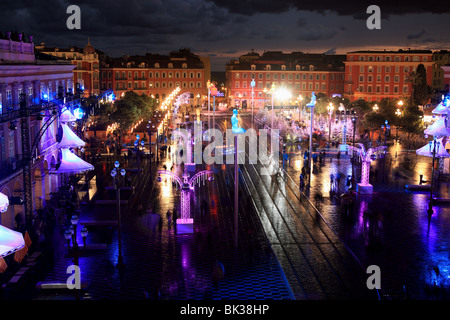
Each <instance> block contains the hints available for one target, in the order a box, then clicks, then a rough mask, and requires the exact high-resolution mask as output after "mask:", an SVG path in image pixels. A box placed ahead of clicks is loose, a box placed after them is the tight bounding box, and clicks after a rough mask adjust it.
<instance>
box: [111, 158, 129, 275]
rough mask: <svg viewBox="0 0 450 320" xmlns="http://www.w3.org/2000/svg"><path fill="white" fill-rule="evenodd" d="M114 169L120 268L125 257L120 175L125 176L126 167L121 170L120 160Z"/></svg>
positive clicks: (112, 172)
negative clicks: (122, 233)
mask: <svg viewBox="0 0 450 320" xmlns="http://www.w3.org/2000/svg"><path fill="white" fill-rule="evenodd" d="M114 167H115V168H114V169H112V171H111V177H112V178H113V180H114V188H115V189H116V201H117V230H118V239H117V241H118V244H119V257H118V264H117V266H118V267H119V268H122V267H123V257H122V236H121V220H122V218H121V215H120V186H119V175H118V173H119V172H120V175H121V176H122V177H123V176H125V173H126V171H125V169H121V170H120V171H119V167H120V163H119V161H116V162H114Z"/></svg>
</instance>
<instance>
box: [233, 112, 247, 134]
mask: <svg viewBox="0 0 450 320" xmlns="http://www.w3.org/2000/svg"><path fill="white" fill-rule="evenodd" d="M237 115H238V111H237V110H236V109H234V110H233V116H232V117H231V130H232V131H233V133H244V132H245V129H244V128H241V127H239V119H238V117H237Z"/></svg>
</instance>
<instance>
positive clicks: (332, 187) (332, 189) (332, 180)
mask: <svg viewBox="0 0 450 320" xmlns="http://www.w3.org/2000/svg"><path fill="white" fill-rule="evenodd" d="M330 192H334V174H330Z"/></svg>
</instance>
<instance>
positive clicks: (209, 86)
mask: <svg viewBox="0 0 450 320" xmlns="http://www.w3.org/2000/svg"><path fill="white" fill-rule="evenodd" d="M206 86H207V87H208V129H210V128H211V124H210V123H209V119H210V117H209V112H210V101H211V81H209V80H208V82H207V83H206Z"/></svg>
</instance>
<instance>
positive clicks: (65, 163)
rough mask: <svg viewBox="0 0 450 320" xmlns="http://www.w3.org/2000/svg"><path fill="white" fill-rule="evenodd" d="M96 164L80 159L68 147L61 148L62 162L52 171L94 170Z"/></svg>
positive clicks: (51, 171) (77, 171)
mask: <svg viewBox="0 0 450 320" xmlns="http://www.w3.org/2000/svg"><path fill="white" fill-rule="evenodd" d="M93 169H94V166H93V165H92V164H90V163H87V162H86V161H84V160H83V159H80V158H79V157H78V156H77V155H76V154H74V153H72V151H70V149H68V148H61V162H60V163H59V166H58V167H57V168H56V169H51V170H50V173H81V172H84V171H89V170H93Z"/></svg>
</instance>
